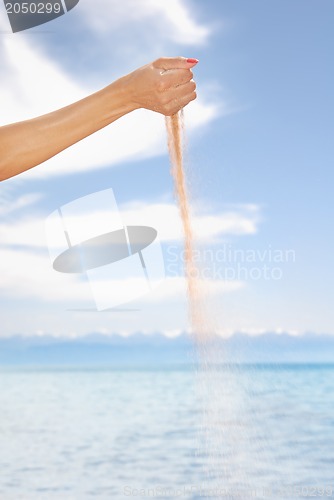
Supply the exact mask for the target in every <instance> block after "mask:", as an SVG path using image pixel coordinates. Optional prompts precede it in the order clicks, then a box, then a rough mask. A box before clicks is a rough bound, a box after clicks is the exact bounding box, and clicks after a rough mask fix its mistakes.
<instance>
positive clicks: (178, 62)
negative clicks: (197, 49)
mask: <svg viewBox="0 0 334 500" xmlns="http://www.w3.org/2000/svg"><path fill="white" fill-rule="evenodd" d="M197 63H198V59H192V58H186V57H160V58H159V59H157V60H156V61H154V63H153V66H154V67H155V68H158V69H163V70H165V71H167V70H168V69H189V68H193V67H194V66H195V65H196V64H197Z"/></svg>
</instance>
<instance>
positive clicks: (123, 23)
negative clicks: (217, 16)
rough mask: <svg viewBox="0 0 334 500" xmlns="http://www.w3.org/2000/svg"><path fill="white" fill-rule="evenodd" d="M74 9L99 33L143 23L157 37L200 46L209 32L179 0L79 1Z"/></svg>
mask: <svg viewBox="0 0 334 500" xmlns="http://www.w3.org/2000/svg"><path fill="white" fill-rule="evenodd" d="M78 11H79V12H80V14H81V15H82V16H83V17H84V18H85V20H86V24H87V28H88V29H92V30H94V31H96V32H98V33H103V34H108V33H110V32H112V31H113V30H115V29H126V28H127V27H128V26H129V25H132V24H134V23H136V24H138V23H142V24H144V23H145V25H146V26H147V27H148V28H149V29H150V31H151V32H152V30H153V31H154V32H156V33H157V34H159V35H160V37H159V38H162V37H165V38H167V39H170V40H171V41H174V42H176V43H179V44H183V45H190V46H191V45H193V46H196V45H197V46H199V45H202V44H204V43H206V42H207V40H208V38H209V35H210V28H209V27H207V26H204V25H202V24H200V23H199V22H197V20H196V19H195V18H194V16H193V14H192V12H191V9H190V8H189V6H187V5H186V4H185V2H184V1H182V0H168V2H166V1H165V0H127V1H126V2H124V1H123V2H120V1H118V0H94V2H90V1H88V0H86V1H85V0H81V3H80V9H78Z"/></svg>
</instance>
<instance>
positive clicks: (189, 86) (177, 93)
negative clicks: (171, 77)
mask: <svg viewBox="0 0 334 500" xmlns="http://www.w3.org/2000/svg"><path fill="white" fill-rule="evenodd" d="M195 90H196V83H195V82H194V80H190V81H189V82H187V83H184V84H183V85H179V86H178V87H175V88H174V89H173V91H172V92H171V100H173V99H182V98H183V97H184V96H185V95H188V94H191V93H192V92H194V91H195Z"/></svg>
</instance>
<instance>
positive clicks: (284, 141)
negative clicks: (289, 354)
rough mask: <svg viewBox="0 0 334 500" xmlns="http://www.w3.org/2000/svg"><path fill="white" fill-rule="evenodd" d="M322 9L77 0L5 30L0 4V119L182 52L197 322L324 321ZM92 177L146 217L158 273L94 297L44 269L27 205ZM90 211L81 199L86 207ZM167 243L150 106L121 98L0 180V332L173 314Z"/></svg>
mask: <svg viewBox="0 0 334 500" xmlns="http://www.w3.org/2000/svg"><path fill="white" fill-rule="evenodd" d="M333 21H334V5H333V2H332V1H331V0H322V2H320V3H319V2H314V1H313V2H312V1H309V2H305V0H293V1H291V0H280V1H279V2H278V1H277V2H264V1H263V0H261V1H260V0H252V2H249V0H239V1H238V2H227V1H224V0H205V2H204V1H200V0H169V1H168V2H165V1H164V0H123V2H116V1H114V0H94V2H91V1H89V0H80V2H79V4H78V5H77V6H76V7H75V8H74V9H73V10H72V11H70V12H69V13H67V14H66V15H64V16H61V17H59V18H58V19H56V20H54V21H52V22H50V23H47V24H45V25H41V26H39V27H36V28H33V29H30V30H27V31H25V32H20V33H15V34H13V33H11V31H10V26H9V22H8V19H7V16H6V12H5V8H4V6H3V4H0V64H1V79H0V103H1V108H0V109H1V113H0V125H5V124H7V123H11V122H14V121H19V120H23V119H27V118H31V117H34V116H37V115H40V114H43V113H46V112H49V111H52V110H54V109H57V108H59V107H62V106H64V105H67V104H70V103H71V102H74V101H76V100H78V99H80V98H82V97H84V96H86V95H88V94H90V93H92V92H94V91H97V90H99V89H100V88H103V87H104V86H106V85H108V84H109V83H111V82H112V81H113V80H115V79H117V78H119V77H121V76H122V75H124V74H127V73H129V72H130V71H132V70H134V69H136V68H137V67H139V66H142V65H144V64H146V63H148V62H150V61H152V60H154V59H156V58H158V57H160V56H163V55H165V56H174V55H175V56H177V55H182V56H185V57H196V58H198V59H199V60H200V62H199V64H198V65H197V66H196V68H194V74H195V79H196V83H197V91H198V92H197V93H198V99H197V100H196V101H195V102H193V103H191V104H190V105H189V106H188V107H187V108H186V109H185V128H186V144H187V147H186V161H185V168H186V172H187V180H188V186H189V193H190V198H191V207H192V215H193V225H194V229H195V233H196V238H197V239H196V244H197V247H196V248H197V256H198V261H199V267H200V269H201V276H202V277H204V278H205V280H206V284H205V286H207V290H208V297H209V299H208V300H209V301H210V314H211V316H212V317H211V319H212V321H213V322H214V324H215V328H216V329H217V332H218V333H219V334H221V335H224V336H228V335H231V334H232V333H233V332H237V331H239V332H240V331H241V332H245V333H249V334H250V335H255V334H260V333H263V332H266V331H271V332H277V333H280V332H283V331H285V332H290V333H291V334H294V335H300V334H303V333H305V332H315V333H328V334H334V326H333V325H334V312H333V307H332V302H333V278H334V272H333V265H332V255H333V253H334V235H333V229H332V221H331V218H332V212H333V211H332V186H333V181H334V174H333V158H334V151H333V149H334V148H333V114H334V109H333V107H334V95H333V88H334V78H333V64H332V48H333V46H334V32H333V29H332V26H333ZM106 189H112V191H113V194H114V197H115V201H116V203H117V207H118V210H119V213H120V214H121V217H122V220H123V222H124V224H127V225H137V224H139V225H147V226H151V227H153V228H155V229H156V230H157V233H158V238H159V241H160V243H161V248H162V253H163V258H164V265H165V271H166V278H165V279H164V280H161V282H160V284H159V285H158V286H157V287H156V288H154V290H152V291H150V292H148V293H146V294H145V295H143V296H141V297H139V298H137V299H136V300H134V301H132V302H130V303H127V304H123V305H121V306H120V307H119V308H116V309H114V310H111V311H101V312H97V311H92V296H91V291H90V289H89V286H88V283H87V279H85V277H83V276H81V275H68V274H63V273H58V272H56V271H54V270H53V269H52V262H51V260H50V257H49V252H48V243H49V241H48V238H47V236H46V232H45V221H46V219H47V218H48V217H49V216H50V214H51V213H53V212H55V211H57V210H58V208H59V207H64V205H67V204H68V203H70V202H72V201H74V200H77V199H78V198H82V197H85V196H87V195H89V194H91V193H97V192H99V191H102V190H106ZM100 208H101V207H100ZM76 216H77V218H76V219H75V224H77V225H78V227H85V225H86V224H88V222H87V220H88V219H87V216H86V215H85V214H84V213H81V214H80V213H77V214H76ZM106 217H108V209H103V208H101V210H100V211H99V210H97V209H96V210H95V211H93V212H92V213H91V214H90V219H89V220H90V224H92V225H95V224H96V221H97V220H99V221H101V220H104V219H105V218H106ZM94 218H95V219H94ZM182 256H183V254H182V231H181V225H180V218H179V214H178V210H177V206H176V201H175V196H174V187H173V181H172V178H171V175H170V165H169V159H168V154H167V145H166V133H165V124H164V118H163V116H162V115H159V114H157V113H153V112H149V111H146V110H139V111H136V112H134V113H131V114H129V115H127V116H126V117H123V118H122V119H120V120H118V121H117V122H115V123H114V124H112V125H111V126H109V127H107V128H105V129H103V130H102V131H100V132H98V133H96V134H94V135H93V136H91V137H89V138H87V139H86V140H84V141H82V142H80V143H78V144H77V145H75V146H73V147H72V148H70V149H69V150H67V151H65V152H63V153H61V154H60V155H58V156H56V157H54V158H53V159H51V160H49V161H47V162H45V163H44V164H42V165H40V166H38V167H36V168H35V169H33V170H31V171H29V172H26V173H24V174H22V175H20V176H17V177H14V178H12V179H9V180H7V181H4V182H2V183H1V185H0V257H1V258H0V314H1V329H0V336H2V337H7V336H12V335H16V334H21V335H47V334H50V335H57V336H64V337H75V336H81V335H85V334H88V333H91V332H98V333H103V334H109V333H119V334H121V335H131V334H133V333H135V332H144V333H152V332H161V333H164V334H166V335H168V336H175V335H177V334H179V333H181V332H183V331H188V330H189V321H188V316H187V304H186V293H185V282H184V277H183V272H182V260H183V259H182ZM124 279H125V278H124ZM126 279H127V280H128V281H127V282H125V283H123V285H124V286H125V285H126V287H128V289H132V288H131V287H134V286H135V279H134V277H131V276H128V277H127V278H126ZM131 280H132V281H131ZM108 286H110V287H112V284H110V283H109V285H108ZM113 290H114V291H112V289H111V288H110V289H109V292H108V290H107V292H106V293H110V294H112V293H115V290H116V288H115V287H113Z"/></svg>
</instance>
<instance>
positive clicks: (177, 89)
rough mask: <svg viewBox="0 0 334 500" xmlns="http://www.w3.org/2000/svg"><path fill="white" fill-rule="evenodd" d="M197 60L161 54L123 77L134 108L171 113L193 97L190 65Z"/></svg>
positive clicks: (193, 86) (194, 87) (168, 114)
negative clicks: (162, 55) (161, 55)
mask: <svg viewBox="0 0 334 500" xmlns="http://www.w3.org/2000/svg"><path fill="white" fill-rule="evenodd" d="M197 62H198V61H197V59H187V58H185V57H161V58H160V59H157V60H156V61H154V62H152V63H150V64H147V65H145V66H142V67H141V68H139V69H137V70H136V71H134V72H133V73H130V74H129V75H127V76H126V77H125V80H126V83H127V85H126V87H127V89H128V91H129V95H130V99H131V101H132V103H133V105H134V107H135V108H145V109H149V110H151V111H156V112H158V113H162V114H163V115H165V116H171V115H174V114H175V113H177V112H178V111H179V110H180V109H181V108H183V107H184V106H186V105H187V104H189V102H190V101H193V100H194V99H196V97H197V95H196V92H195V90H196V84H195V82H194V80H193V73H192V71H191V68H193V67H194V66H195V65H196V64H197Z"/></svg>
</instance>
